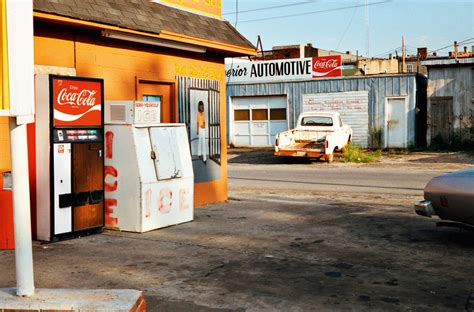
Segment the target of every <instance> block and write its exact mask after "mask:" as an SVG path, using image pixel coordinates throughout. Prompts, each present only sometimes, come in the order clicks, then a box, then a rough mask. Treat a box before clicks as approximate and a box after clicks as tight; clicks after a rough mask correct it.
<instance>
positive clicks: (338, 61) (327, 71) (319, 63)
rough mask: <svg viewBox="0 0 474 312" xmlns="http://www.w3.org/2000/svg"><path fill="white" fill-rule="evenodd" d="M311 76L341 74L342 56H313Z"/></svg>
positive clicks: (335, 75) (336, 75) (319, 76)
mask: <svg viewBox="0 0 474 312" xmlns="http://www.w3.org/2000/svg"><path fill="white" fill-rule="evenodd" d="M312 75H313V78H323V77H338V76H342V56H341V55H331V56H321V57H313V73H312Z"/></svg>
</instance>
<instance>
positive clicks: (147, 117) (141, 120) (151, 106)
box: [133, 101, 161, 124]
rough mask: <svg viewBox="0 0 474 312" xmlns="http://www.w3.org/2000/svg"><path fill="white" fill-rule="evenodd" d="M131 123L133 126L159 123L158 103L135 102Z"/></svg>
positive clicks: (159, 109) (159, 106) (159, 105)
mask: <svg viewBox="0 0 474 312" xmlns="http://www.w3.org/2000/svg"><path fill="white" fill-rule="evenodd" d="M134 109H135V111H134V114H133V119H134V120H133V122H134V123H135V124H156V123H160V122H161V103H160V102H139V101H137V102H135V103H134Z"/></svg>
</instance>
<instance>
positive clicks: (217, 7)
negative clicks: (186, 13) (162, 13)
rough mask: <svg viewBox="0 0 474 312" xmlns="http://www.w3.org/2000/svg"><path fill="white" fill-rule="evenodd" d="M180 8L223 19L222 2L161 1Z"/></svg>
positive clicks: (211, 0)
mask: <svg viewBox="0 0 474 312" xmlns="http://www.w3.org/2000/svg"><path fill="white" fill-rule="evenodd" d="M160 2H162V3H165V4H170V5H172V6H175V7H178V8H184V9H188V10H191V11H195V12H199V13H204V14H208V15H212V16H217V17H222V0H160Z"/></svg>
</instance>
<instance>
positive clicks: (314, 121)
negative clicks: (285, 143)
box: [301, 116, 333, 127]
mask: <svg viewBox="0 0 474 312" xmlns="http://www.w3.org/2000/svg"><path fill="white" fill-rule="evenodd" d="M301 125H302V126H324V127H331V126H332V125H333V122H332V118H331V117H321V116H319V117H303V119H302V120H301Z"/></svg>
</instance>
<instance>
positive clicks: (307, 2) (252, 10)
mask: <svg viewBox="0 0 474 312" xmlns="http://www.w3.org/2000/svg"><path fill="white" fill-rule="evenodd" d="M316 1H318V0H306V1H303V2H297V3H290V4H281V5H275V6H269V7H263V8H256V9H249V10H242V11H237V10H235V11H234V12H229V13H223V14H222V15H231V14H238V13H240V14H242V13H249V12H257V11H265V10H272V9H280V8H286V7H293V6H297V5H304V4H310V3H312V2H316Z"/></svg>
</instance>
